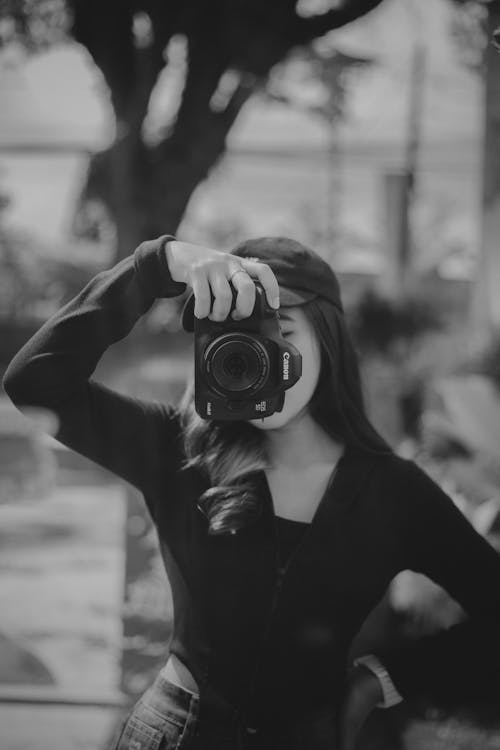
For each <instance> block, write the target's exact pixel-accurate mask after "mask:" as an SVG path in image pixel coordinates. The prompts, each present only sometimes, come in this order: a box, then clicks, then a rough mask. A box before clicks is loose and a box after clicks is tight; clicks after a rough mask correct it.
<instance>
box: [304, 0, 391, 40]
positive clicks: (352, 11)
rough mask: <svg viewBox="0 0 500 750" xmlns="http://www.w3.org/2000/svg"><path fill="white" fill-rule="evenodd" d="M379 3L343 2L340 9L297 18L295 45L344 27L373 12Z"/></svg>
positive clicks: (366, 0)
mask: <svg viewBox="0 0 500 750" xmlns="http://www.w3.org/2000/svg"><path fill="white" fill-rule="evenodd" d="M381 2H382V0H344V3H343V5H342V6H341V7H340V8H333V9H332V10H329V11H327V12H326V13H323V14H322V15H320V16H310V17H308V18H301V17H298V16H297V39H296V43H297V44H306V43H307V42H311V41H312V40H313V39H316V38H317V37H320V36H323V35H324V34H327V33H328V32H329V31H332V30H333V29H338V28H340V27H341V26H345V25H346V24H348V23H351V21H355V20H356V19H357V18H361V16H364V15H366V14H367V13H369V12H370V11H371V10H374V8H376V7H377V6H378V5H380V4H381Z"/></svg>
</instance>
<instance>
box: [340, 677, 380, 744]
mask: <svg viewBox="0 0 500 750" xmlns="http://www.w3.org/2000/svg"><path fill="white" fill-rule="evenodd" d="M383 698H384V695H383V692H382V686H381V685H380V682H379V679H378V677H377V676H376V675H375V674H374V673H373V672H372V671H371V670H369V669H367V668H366V667H364V666H363V665H359V666H356V667H353V668H352V669H351V670H350V671H349V673H348V676H347V687H346V691H345V694H344V700H343V703H342V707H341V711H340V718H339V730H340V746H339V750H356V740H357V737H358V735H359V733H360V731H361V729H362V727H363V724H364V723H365V721H366V719H367V718H368V716H369V715H370V714H371V712H372V711H373V709H374V708H375V707H376V705H377V703H379V702H380V701H382V700H383Z"/></svg>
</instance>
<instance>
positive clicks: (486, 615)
mask: <svg viewBox="0 0 500 750" xmlns="http://www.w3.org/2000/svg"><path fill="white" fill-rule="evenodd" d="M401 502H404V505H405V508H406V509H407V514H408V515H407V537H406V538H407V549H408V566H407V567H408V568H409V569H411V570H414V571H417V572H419V573H423V574H424V575H426V576H428V577H429V578H431V579H432V580H433V581H435V582H436V583H437V584H438V585H440V586H442V587H443V588H444V589H446V591H448V593H449V594H450V595H451V596H452V597H453V598H454V599H455V600H456V601H457V602H458V603H459V604H460V605H461V606H462V607H463V609H464V611H465V613H466V619H465V620H464V621H462V622H460V623H458V624H456V625H453V626H452V627H450V628H445V629H441V630H439V631H438V632H437V633H433V634H430V635H425V636H422V637H420V638H418V639H415V641H410V642H408V643H405V644H402V645H399V646H397V647H394V648H392V649H391V648H388V649H385V650H381V651H380V652H379V653H377V656H378V657H379V658H380V660H381V662H382V663H383V665H384V667H385V668H386V669H387V671H388V673H389V675H390V677H391V679H392V681H393V682H394V684H395V686H396V688H397V690H398V691H399V693H400V694H401V695H402V696H403V698H410V697H414V696H417V695H426V696H428V697H430V698H431V699H435V700H437V701H438V702H439V703H442V704H447V703H450V702H451V703H453V702H455V701H457V700H458V701H462V700H468V699H472V700H474V699H476V698H479V697H484V696H486V697H487V696H490V697H491V696H492V695H493V694H494V691H495V690H496V691H497V693H498V690H499V688H498V685H499V684H500V682H499V680H500V555H499V554H498V552H497V551H496V550H495V549H494V547H493V546H492V545H491V544H490V543H489V542H488V541H487V540H486V539H484V537H482V536H481V535H480V534H479V533H478V532H477V531H476V530H475V529H474V527H473V526H472V525H471V524H470V523H469V521H468V520H467V519H466V518H465V516H464V515H463V514H462V513H461V511H460V510H459V509H458V508H457V507H456V505H455V504H454V502H453V501H452V500H451V498H450V497H449V496H448V495H447V494H446V493H445V492H444V491H443V490H442V489H441V487H440V486H439V485H438V484H437V483H436V482H434V480H432V479H431V478H430V477H429V476H428V475H427V473H426V472H425V471H424V470H423V469H421V468H420V467H419V466H417V464H415V463H414V462H413V461H411V460H407V483H406V487H405V489H404V492H403V493H402V497H401Z"/></svg>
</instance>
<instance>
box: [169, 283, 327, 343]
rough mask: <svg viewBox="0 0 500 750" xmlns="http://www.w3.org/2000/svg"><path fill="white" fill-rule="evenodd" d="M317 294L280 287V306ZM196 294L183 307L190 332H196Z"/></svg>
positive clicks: (186, 326)
mask: <svg viewBox="0 0 500 750" xmlns="http://www.w3.org/2000/svg"><path fill="white" fill-rule="evenodd" d="M316 296H317V295H316V294H315V293H314V292H308V291H306V290H304V291H303V290H302V289H301V290H300V291H298V290H295V289H290V287H280V307H295V306H296V305H303V304H304V302H309V300H311V299H314V298H315V297H316ZM194 303H195V299H194V294H193V293H191V294H190V295H189V297H188V298H187V300H186V302H185V304H184V307H183V308H182V327H183V328H184V330H185V331H187V332H188V333H193V332H194Z"/></svg>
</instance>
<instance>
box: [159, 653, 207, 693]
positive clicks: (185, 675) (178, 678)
mask: <svg viewBox="0 0 500 750" xmlns="http://www.w3.org/2000/svg"><path fill="white" fill-rule="evenodd" d="M161 673H162V675H163V676H164V677H165V678H166V679H167V680H170V682H174V683H175V684H176V685H180V686H181V687H183V688H184V689H185V690H189V691H190V692H191V693H197V694H199V692H200V691H199V688H198V684H197V683H196V680H195V679H194V677H193V675H192V674H191V672H190V671H189V669H188V668H187V667H186V666H185V664H183V663H182V662H181V661H180V660H179V659H178V658H177V656H176V655H175V654H170V656H169V657H168V661H167V663H166V664H165V666H164V667H163V669H162V670H161Z"/></svg>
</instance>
